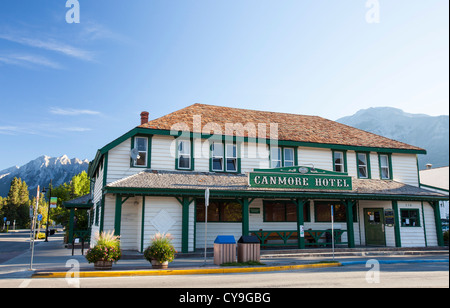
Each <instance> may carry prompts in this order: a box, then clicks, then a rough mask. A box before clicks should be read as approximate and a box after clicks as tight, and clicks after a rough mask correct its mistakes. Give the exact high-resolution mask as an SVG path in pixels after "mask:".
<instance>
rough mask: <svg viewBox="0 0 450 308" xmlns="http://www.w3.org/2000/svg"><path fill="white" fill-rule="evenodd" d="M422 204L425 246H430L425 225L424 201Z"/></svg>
mask: <svg viewBox="0 0 450 308" xmlns="http://www.w3.org/2000/svg"><path fill="white" fill-rule="evenodd" d="M421 204H422V220H423V238H424V239H425V247H428V241H427V228H426V226H425V212H424V210H423V201H422V202H421Z"/></svg>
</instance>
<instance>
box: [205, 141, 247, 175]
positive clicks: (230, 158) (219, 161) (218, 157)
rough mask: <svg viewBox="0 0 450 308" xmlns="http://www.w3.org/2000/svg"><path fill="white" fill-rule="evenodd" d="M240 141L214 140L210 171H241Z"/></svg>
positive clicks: (211, 149) (211, 150)
mask: <svg viewBox="0 0 450 308" xmlns="http://www.w3.org/2000/svg"><path fill="white" fill-rule="evenodd" d="M240 152H241V151H240V143H237V142H224V141H214V142H212V143H211V148H210V159H209V171H211V172H229V173H240V172H241V157H240V156H241V153H240Z"/></svg>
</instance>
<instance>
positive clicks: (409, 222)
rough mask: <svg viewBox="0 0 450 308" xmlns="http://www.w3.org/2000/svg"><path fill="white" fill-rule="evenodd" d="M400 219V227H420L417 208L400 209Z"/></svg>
mask: <svg viewBox="0 0 450 308" xmlns="http://www.w3.org/2000/svg"><path fill="white" fill-rule="evenodd" d="M400 219H401V226H402V227H408V228H409V227H411V228H415V227H420V211H419V209H400Z"/></svg>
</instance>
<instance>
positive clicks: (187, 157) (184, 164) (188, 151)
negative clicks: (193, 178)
mask: <svg viewBox="0 0 450 308" xmlns="http://www.w3.org/2000/svg"><path fill="white" fill-rule="evenodd" d="M176 141H177V144H176V145H177V147H176V156H175V169H176V170H188V171H192V170H194V142H193V140H192V138H191V139H177V140H176Z"/></svg>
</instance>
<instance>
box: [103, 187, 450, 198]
mask: <svg viewBox="0 0 450 308" xmlns="http://www.w3.org/2000/svg"><path fill="white" fill-rule="evenodd" d="M105 193H112V194H123V195H135V194H140V195H145V196H191V197H204V195H205V191H204V190H202V189H169V188H137V187H132V188H128V187H106V188H105ZM210 194H211V198H222V197H223V198H239V197H241V198H244V197H245V198H285V199H291V198H303V199H356V200H387V201H392V200H396V201H446V200H448V197H447V196H445V197H438V196H411V195H389V194H387V195H383V194H358V193H348V194H344V193H333V192H330V193H328V192H298V191H233V190H211V191H210Z"/></svg>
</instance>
